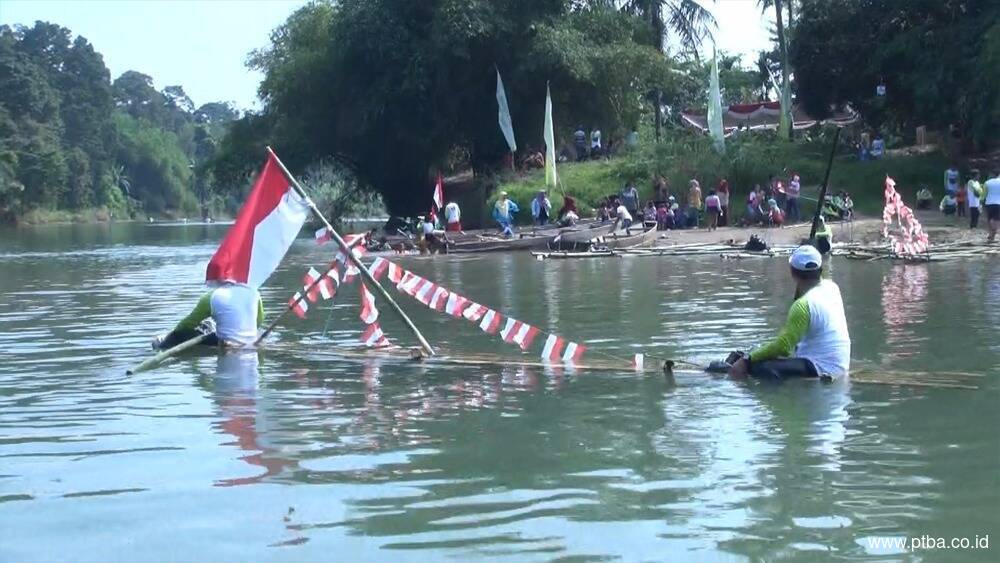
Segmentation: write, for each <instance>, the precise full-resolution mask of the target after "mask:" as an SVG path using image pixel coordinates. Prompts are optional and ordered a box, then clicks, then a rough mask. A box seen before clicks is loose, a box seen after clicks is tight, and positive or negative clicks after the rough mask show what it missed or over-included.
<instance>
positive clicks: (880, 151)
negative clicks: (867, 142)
mask: <svg viewBox="0 0 1000 563" xmlns="http://www.w3.org/2000/svg"><path fill="white" fill-rule="evenodd" d="M870 154H871V157H872V159H874V160H878V159H880V158H882V157H883V156H885V139H883V138H882V134H881V133H875V139H874V140H872V148H871V153H870Z"/></svg>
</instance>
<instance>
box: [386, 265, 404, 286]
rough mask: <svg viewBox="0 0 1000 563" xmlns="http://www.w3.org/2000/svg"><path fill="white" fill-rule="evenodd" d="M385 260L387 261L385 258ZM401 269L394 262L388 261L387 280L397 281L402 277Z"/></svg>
mask: <svg viewBox="0 0 1000 563" xmlns="http://www.w3.org/2000/svg"><path fill="white" fill-rule="evenodd" d="M386 262H389V261H388V260H386ZM403 271H404V270H403V269H402V268H400V267H399V266H397V265H396V264H395V263H394V262H389V281H391V282H392V283H397V284H398V283H399V281H400V280H402V279H403Z"/></svg>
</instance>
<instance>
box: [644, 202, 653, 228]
mask: <svg viewBox="0 0 1000 563" xmlns="http://www.w3.org/2000/svg"><path fill="white" fill-rule="evenodd" d="M642 225H643V226H644V227H646V228H647V229H648V228H650V227H653V226H656V204H655V203H653V200H649V201H647V202H646V209H644V210H643V212H642Z"/></svg>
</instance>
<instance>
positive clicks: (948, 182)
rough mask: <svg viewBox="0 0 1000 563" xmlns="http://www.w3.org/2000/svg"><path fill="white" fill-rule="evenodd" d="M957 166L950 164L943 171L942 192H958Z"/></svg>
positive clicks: (952, 193) (949, 193) (953, 193)
mask: <svg viewBox="0 0 1000 563" xmlns="http://www.w3.org/2000/svg"><path fill="white" fill-rule="evenodd" d="M958 177H959V175H958V168H957V167H956V166H955V165H954V164H952V165H951V166H949V167H948V169H947V170H945V171H944V193H946V194H948V195H955V194H957V193H958Z"/></svg>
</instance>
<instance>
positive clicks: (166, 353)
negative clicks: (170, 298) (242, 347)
mask: <svg viewBox="0 0 1000 563" xmlns="http://www.w3.org/2000/svg"><path fill="white" fill-rule="evenodd" d="M213 334H214V333H208V334H199V335H198V336H195V337H194V338H191V339H189V340H185V341H184V342H181V343H180V344H178V345H177V346H174V347H173V348H168V349H166V350H163V351H162V352H160V353H158V354H156V355H155V356H153V357H152V358H148V359H147V360H146V361H144V362H142V363H141V364H139V365H137V366H135V367H134V368H132V369H130V370H128V371H126V372H125V375H135V374H137V373H140V372H143V371H146V370H150V369H153V368H155V367H156V366H158V365H160V364H162V363H163V362H165V361H166V360H168V359H170V358H172V357H174V356H176V355H177V354H180V353H181V352H183V351H185V350H188V349H190V348H194V347H195V346H197V345H199V344H201V343H202V342H204V341H205V339H206V338H208V337H209V336H212V335H213Z"/></svg>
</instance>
